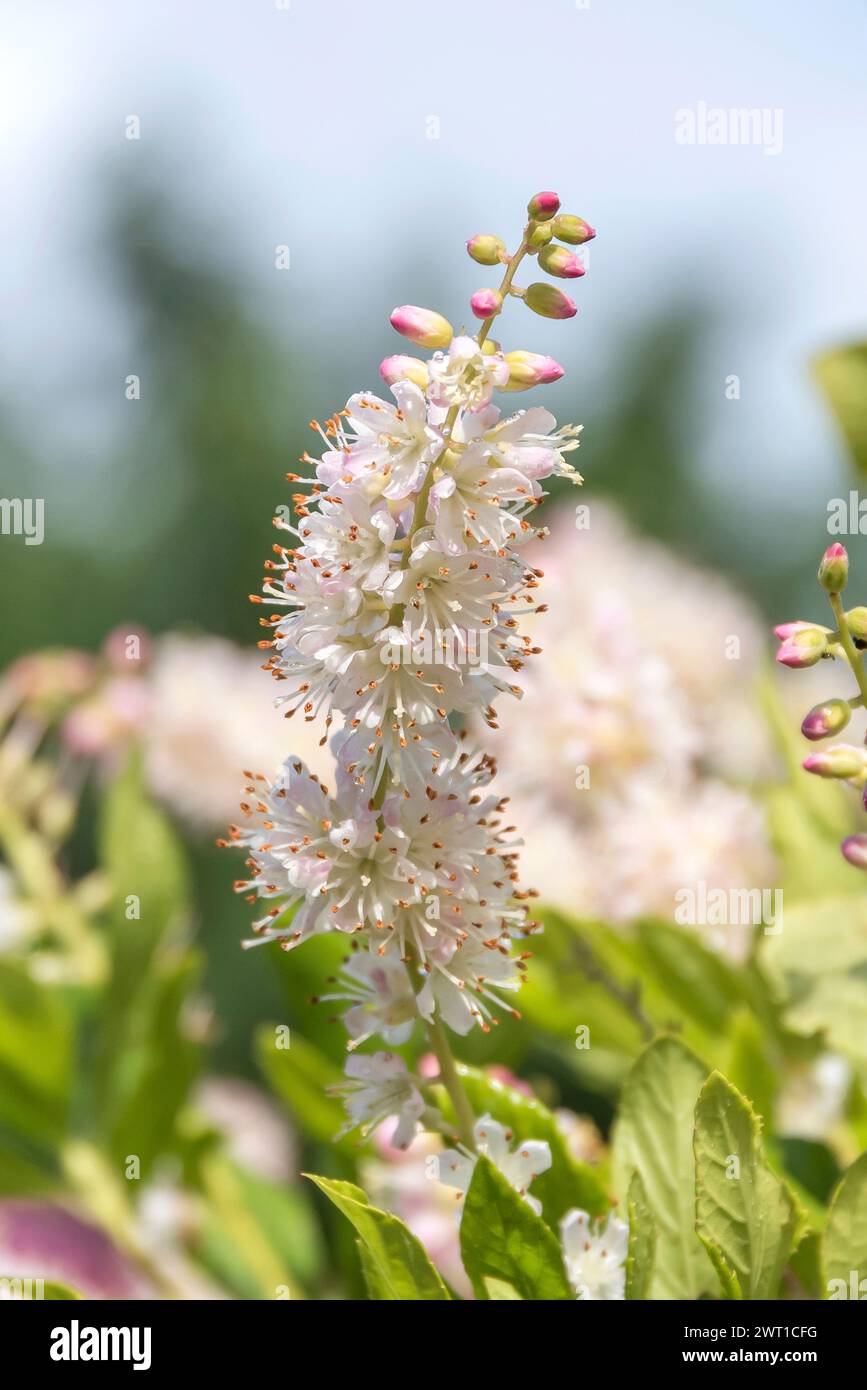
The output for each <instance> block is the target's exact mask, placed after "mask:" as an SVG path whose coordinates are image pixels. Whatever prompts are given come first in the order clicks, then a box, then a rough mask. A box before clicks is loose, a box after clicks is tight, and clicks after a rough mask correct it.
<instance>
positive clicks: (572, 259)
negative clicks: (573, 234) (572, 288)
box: [539, 246, 584, 280]
mask: <svg viewBox="0 0 867 1390" xmlns="http://www.w3.org/2000/svg"><path fill="white" fill-rule="evenodd" d="M539 264H540V266H541V267H542V269H543V270H546V271H547V272H548V274H549V275H558V276H559V277H560V279H561V280H576V279H577V278H578V276H579V275H583V274H584V266H583V265H582V264H581V262H580V261H579V259H578V257H577V256H576V255H575V252H574V251H567V250H566V247H565V246H543V247H542V250H541V251H540V252H539Z"/></svg>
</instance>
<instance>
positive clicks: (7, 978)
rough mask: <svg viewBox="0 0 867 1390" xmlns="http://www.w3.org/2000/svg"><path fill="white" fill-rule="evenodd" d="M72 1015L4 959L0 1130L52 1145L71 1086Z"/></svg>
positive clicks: (0, 999)
mask: <svg viewBox="0 0 867 1390" xmlns="http://www.w3.org/2000/svg"><path fill="white" fill-rule="evenodd" d="M73 1048H74V1028H73V1021H72V1017H71V1015H70V1014H69V1012H68V1010H67V1008H66V1006H65V1004H64V1003H63V1001H62V1000H61V999H60V997H59V996H58V994H57V992H56V991H54V990H50V989H46V988H45V987H44V986H43V985H40V984H37V983H36V981H34V980H33V979H32V978H31V976H30V975H29V974H28V973H27V971H26V970H24V969H23V968H22V967H20V966H18V965H14V964H12V963H11V962H9V961H0V1128H2V1127H8V1129H10V1130H11V1131H12V1132H13V1134H15V1135H16V1136H20V1137H21V1138H22V1139H25V1140H28V1141H30V1142H31V1143H34V1144H38V1145H46V1146H50V1147H53V1146H55V1145H57V1144H58V1143H59V1142H60V1141H61V1139H62V1137H63V1134H64V1129H65V1125H66V1115H67V1108H68V1103H69V1095H70V1090H71V1086H72V1062H73Z"/></svg>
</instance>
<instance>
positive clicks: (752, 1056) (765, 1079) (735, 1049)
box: [725, 1008, 779, 1124]
mask: <svg viewBox="0 0 867 1390" xmlns="http://www.w3.org/2000/svg"><path fill="white" fill-rule="evenodd" d="M725 1074H726V1076H727V1077H728V1078H729V1080H730V1081H731V1082H732V1084H733V1085H734V1086H737V1088H738V1090H739V1091H740V1092H741V1093H742V1094H743V1095H745V1096H747V1097H748V1098H749V1099H750V1100H751V1101H752V1103H753V1106H754V1107H755V1109H756V1111H757V1112H758V1114H759V1115H760V1116H761V1118H762V1119H763V1120H764V1121H765V1123H766V1124H770V1123H771V1120H772V1118H773V1112H774V1099H775V1097H776V1093H777V1088H778V1086H779V1070H778V1068H777V1067H775V1066H774V1065H773V1064H772V1062H771V1059H770V1057H769V1056H768V1047H767V1041H766V1038H765V1035H764V1033H763V1031H762V1027H761V1024H760V1023H759V1021H758V1019H757V1018H756V1016H755V1014H753V1013H751V1012H750V1010H749V1009H745V1008H744V1009H738V1011H737V1013H736V1014H735V1015H734V1016H733V1017H732V1019H731V1021H730V1031H729V1051H728V1058H727V1061H726V1068H725Z"/></svg>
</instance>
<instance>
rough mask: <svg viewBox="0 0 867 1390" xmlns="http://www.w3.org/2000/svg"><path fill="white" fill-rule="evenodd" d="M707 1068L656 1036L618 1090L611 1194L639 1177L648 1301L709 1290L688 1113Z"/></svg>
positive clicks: (693, 1296) (677, 1045) (691, 1111)
mask: <svg viewBox="0 0 867 1390" xmlns="http://www.w3.org/2000/svg"><path fill="white" fill-rule="evenodd" d="M706 1075H707V1069H706V1067H705V1066H704V1065H703V1064H702V1063H701V1062H700V1061H699V1060H698V1058H697V1057H695V1056H694V1055H693V1053H692V1052H690V1051H689V1050H688V1049H687V1048H686V1047H684V1046H683V1044H682V1043H680V1042H678V1041H677V1040H676V1039H674V1038H658V1039H657V1040H656V1042H653V1043H651V1044H650V1046H649V1047H648V1048H647V1049H646V1051H645V1052H643V1053H642V1055H641V1056H640V1057H639V1059H638V1061H637V1062H636V1063H635V1066H634V1067H633V1068H632V1071H631V1072H630V1073H629V1076H628V1078H627V1081H626V1085H625V1086H624V1088H623V1094H622V1097H621V1103H620V1114H619V1116H618V1119H617V1121H616V1125H615V1129H614V1137H613V1173H614V1186H615V1190H616V1191H617V1192H618V1193H619V1194H620V1196H621V1200H623V1199H624V1198H625V1197H626V1194H627V1192H628V1189H629V1184H630V1181H631V1179H632V1174H633V1173H634V1172H636V1171H637V1172H638V1173H639V1174H640V1175H641V1180H642V1183H643V1186H644V1191H645V1195H646V1200H647V1204H648V1206H649V1208H650V1210H651V1212H652V1213H653V1216H654V1219H655V1222H656V1260H655V1265H654V1272H653V1279H652V1281H651V1290H650V1296H651V1297H652V1298H653V1299H675V1298H676V1299H690V1300H693V1299H696V1298H698V1297H699V1296H700V1295H701V1294H702V1293H707V1292H709V1291H710V1290H712V1289H714V1288H715V1283H716V1281H715V1279H714V1274H713V1269H712V1268H711V1265H710V1262H709V1260H708V1257H707V1253H706V1251H705V1250H704V1248H703V1246H702V1244H701V1242H700V1240H699V1239H698V1237H697V1236H696V1233H695V1158H694V1156H693V1148H692V1130H693V1115H694V1111H695V1103H696V1101H697V1099H698V1095H699V1092H700V1090H701V1087H702V1084H703V1082H704V1079H705V1077H706Z"/></svg>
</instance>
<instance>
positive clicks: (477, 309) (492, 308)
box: [470, 290, 503, 319]
mask: <svg viewBox="0 0 867 1390" xmlns="http://www.w3.org/2000/svg"><path fill="white" fill-rule="evenodd" d="M502 307H503V296H502V295H501V294H500V292H499V290H476V292H475V294H474V295H473V297H472V299H471V300H470V308H471V309H472V311H473V313H474V314H475V316H476V318H477V319H492V318H493V317H494V314H498V313H499V312H500V310H501V308H502Z"/></svg>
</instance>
